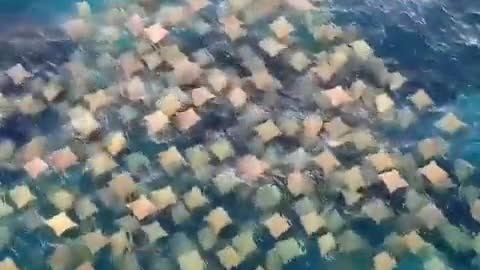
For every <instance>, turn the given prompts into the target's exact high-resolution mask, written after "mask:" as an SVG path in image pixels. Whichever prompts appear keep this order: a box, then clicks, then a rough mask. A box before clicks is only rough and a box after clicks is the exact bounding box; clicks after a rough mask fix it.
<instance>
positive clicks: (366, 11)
mask: <svg viewBox="0 0 480 270" xmlns="http://www.w3.org/2000/svg"><path fill="white" fill-rule="evenodd" d="M73 2H74V1H48V3H39V2H38V1H23V2H22V1H10V2H8V1H7V4H5V5H4V6H3V9H2V11H1V12H0V14H1V15H0V20H1V19H5V20H11V19H14V20H15V23H18V24H28V23H32V21H33V22H35V23H40V24H45V25H51V24H55V23H57V22H58V20H61V19H63V18H65V17H66V16H68V15H69V14H71V13H72V12H73V10H74V6H73ZM345 2H346V3H342V1H339V2H338V3H331V6H332V8H333V10H334V12H333V13H334V16H335V20H336V22H337V23H338V24H340V25H349V24H354V25H356V26H358V27H359V29H360V34H361V35H365V36H366V38H367V41H368V42H369V44H371V45H372V47H373V48H374V49H375V51H376V53H377V54H378V55H379V56H381V57H382V58H385V59H387V63H388V65H389V67H392V68H395V69H398V70H400V71H402V72H404V73H405V75H407V76H408V77H409V78H411V80H410V82H409V85H408V86H407V87H408V88H409V89H415V88H419V87H423V88H425V89H427V91H428V93H429V94H430V95H431V96H432V98H433V99H434V101H435V102H436V103H437V104H438V107H439V108H440V109H439V112H437V115H440V112H441V111H442V110H451V111H453V112H455V113H456V115H457V116H459V117H460V118H461V119H462V120H463V121H465V122H466V123H468V124H469V125H470V126H471V129H470V131H469V132H468V133H466V134H462V135H460V136H456V137H454V138H452V139H451V144H452V146H451V149H452V150H451V151H450V152H449V153H448V155H447V156H446V157H445V158H444V160H439V163H440V162H442V163H441V164H442V165H444V166H445V167H447V168H449V169H452V162H451V161H452V160H454V159H456V158H462V159H465V160H467V161H469V162H471V163H472V164H473V165H475V166H477V167H478V166H480V141H479V140H478V138H479V137H478V136H479V135H480V134H479V130H478V116H479V114H480V113H479V111H478V104H480V89H479V87H480V80H479V79H478V78H480V76H479V75H480V48H479V44H478V42H477V43H475V42H474V41H472V42H471V44H467V43H466V40H468V39H467V38H465V39H464V40H462V39H460V38H459V35H455V34H460V33H462V29H455V31H453V30H451V29H449V28H448V27H450V26H452V25H451V24H449V23H448V22H450V21H451V20H450V18H448V16H451V13H449V11H451V12H454V11H455V12H457V13H462V12H464V11H465V10H475V9H476V10H477V11H476V12H477V13H475V11H472V12H469V14H470V16H467V15H466V16H465V18H463V17H462V18H458V17H456V22H458V21H459V20H463V21H462V22H461V23H463V24H465V25H473V26H472V28H475V25H477V28H476V29H477V30H478V23H480V22H478V21H477V20H478V18H479V16H478V12H479V10H478V4H477V3H475V2H470V1H459V2H455V3H450V2H445V3H447V4H438V5H436V4H431V5H432V6H430V7H428V8H426V7H424V8H425V10H421V12H420V11H419V10H415V11H417V13H414V15H415V16H411V14H409V13H408V12H407V11H408V9H406V10H403V12H405V13H404V15H399V16H398V18H397V17H392V16H389V14H391V13H388V12H385V10H388V9H387V7H385V9H381V10H379V9H377V7H376V6H372V5H375V3H373V4H372V3H371V2H370V1H360V3H358V2H357V3H356V4H355V5H352V3H351V2H349V1H345ZM425 2H426V4H425V5H428V4H430V3H429V1H425ZM91 4H92V6H93V7H94V10H101V8H102V6H103V3H102V2H101V1H92V2H91ZM402 4H403V6H402ZM385 5H386V6H388V5H389V4H388V3H386V4H385ZM409 5H414V6H415V7H416V8H419V7H420V5H421V4H418V3H417V4H412V3H410V1H395V5H394V6H393V7H391V8H398V7H410V8H412V6H409ZM396 10H397V11H398V10H399V9H396ZM389 12H394V11H389ZM400 13H402V12H400ZM465 13H467V12H465ZM404 16H405V17H404ZM422 16H428V19H427V18H426V17H422ZM435 16H438V17H441V18H435ZM472 17H473V18H472ZM423 20H426V21H427V22H423ZM470 20H471V21H470ZM416 23H418V25H417V24H416ZM430 24H433V25H441V26H442V27H443V28H442V29H440V30H439V29H436V27H431V28H430V27H427V26H425V25H430ZM11 27H13V25H12V26H11ZM413 27H417V28H413ZM449 31H453V32H449ZM471 31H473V32H471V33H470V32H468V33H467V32H465V33H466V34H464V35H470V36H471V38H474V37H475V35H476V34H477V33H478V32H475V31H476V30H471ZM445 32H446V33H445ZM441 33H443V34H441ZM448 33H450V34H448ZM477 37H478V36H477ZM450 39H455V40H450ZM193 40H195V39H194V38H193ZM192 47H193V45H192ZM398 98H399V99H400V97H398ZM437 115H436V116H437ZM60 118H62V116H59V115H57V114H56V113H54V112H50V113H48V112H47V113H44V114H42V115H41V116H40V117H39V118H35V119H33V120H32V119H30V118H23V117H18V118H14V119H12V120H9V121H8V122H7V123H5V124H4V125H3V126H2V128H1V129H0V134H1V135H2V137H6V138H10V139H14V140H15V141H17V142H18V143H19V144H20V145H21V144H24V143H25V142H27V141H28V140H29V139H30V138H31V137H32V136H33V135H38V134H49V135H50V133H51V129H52V128H51V127H55V126H56V124H57V123H59V122H60V120H59V119H60ZM423 121H424V122H423V124H424V126H425V127H427V128H422V129H413V130H408V131H407V132H405V133H399V132H398V131H396V130H393V131H390V130H387V131H386V132H385V134H386V135H385V136H386V137H387V138H388V139H390V140H391V141H392V143H393V144H394V145H395V146H398V147H399V148H400V149H402V147H404V148H408V147H407V146H406V145H408V144H409V143H411V142H414V141H416V140H418V139H419V138H423V137H425V136H426V135H438V134H439V133H437V131H435V130H434V129H433V128H432V123H433V118H432V119H429V118H428V117H427V118H426V119H423ZM135 128H137V130H139V129H140V125H138V123H137V125H134V126H133V128H132V130H130V131H129V133H128V134H129V135H130V137H131V138H132V141H131V142H129V146H130V151H132V152H135V151H142V152H144V154H145V155H146V156H147V157H148V158H150V159H151V160H154V159H155V158H156V157H155V154H156V153H158V152H159V151H161V150H164V149H165V148H166V144H158V145H156V147H151V145H150V144H149V142H148V141H146V140H145V138H144V137H143V138H142V137H141V135H138V136H137V134H136V133H135ZM199 140H200V139H199ZM182 143H183V144H185V145H188V144H190V145H191V144H192V142H190V141H188V140H186V142H184V141H181V140H180V141H179V142H177V145H179V147H182V148H183V149H184V148H186V146H180V145H182ZM121 165H122V166H123V167H125V164H124V163H122V164H121ZM1 174H2V179H1V182H2V185H3V186H5V187H11V186H13V185H14V183H16V181H18V179H19V178H20V177H23V175H22V174H21V173H19V172H17V171H10V170H2V172H1ZM476 176H477V175H475V177H472V179H471V181H472V184H473V185H474V186H476V187H478V186H480V183H478V178H477V177H476ZM58 178H60V176H58V175H54V176H52V179H51V180H52V181H56V180H58ZM88 178H89V176H88V174H87V173H85V172H84V171H82V170H81V169H80V168H79V169H78V170H74V171H72V172H71V173H69V175H68V177H66V178H64V179H62V181H64V182H65V183H69V184H70V185H72V186H76V187H77V188H79V189H80V190H79V192H82V193H92V194H93V193H94V192H95V191H96V188H97V187H96V186H95V185H89V184H85V185H82V184H78V183H83V182H82V181H84V182H87V181H86V179H88ZM154 180H155V181H153V182H148V183H146V184H145V185H144V187H143V188H145V189H146V190H149V189H154V188H158V187H159V186H161V185H162V184H163V183H164V182H167V183H168V182H171V181H176V180H179V179H163V178H161V179H154ZM179 181H180V180H179ZM185 182H186V183H190V180H188V179H187V180H185ZM75 183H76V184H75ZM39 188H40V187H39ZM206 192H207V194H208V195H209V198H210V200H211V201H212V204H217V203H218V204H222V205H224V207H225V209H226V210H227V211H228V212H229V213H231V216H232V218H233V219H235V220H242V219H243V218H244V217H249V216H250V215H251V214H252V213H251V209H252V208H254V206H253V205H245V204H244V202H243V201H241V200H240V199H239V198H238V197H236V196H231V197H227V198H222V197H220V196H218V194H216V192H215V191H214V190H206ZM432 197H433V200H434V201H435V202H436V204H437V206H438V207H439V208H441V209H442V210H443V211H444V213H445V215H446V216H447V218H448V219H449V220H450V222H451V223H453V224H455V225H458V226H464V227H465V228H467V229H468V230H469V231H470V232H472V233H478V232H480V225H479V224H478V223H477V222H475V221H474V220H472V218H471V217H470V213H469V208H468V205H466V203H465V201H463V200H462V199H460V198H459V194H457V193H456V192H455V191H453V192H451V193H448V194H440V195H436V194H433V195H432ZM41 199H42V198H39V201H42V200H41ZM43 199H44V198H43ZM328 199H332V200H333V198H328ZM41 208H42V213H41V214H42V215H49V214H51V213H53V212H54V211H53V210H52V206H51V205H48V203H47V204H46V205H45V206H44V207H41ZM399 208H400V207H399ZM397 210H398V209H397ZM101 211H102V216H101V217H99V218H98V219H97V220H96V221H95V222H94V224H91V226H92V227H93V228H95V227H97V226H98V227H101V228H102V229H103V230H104V233H105V234H111V233H114V232H115V230H116V226H115V224H114V222H113V219H114V218H116V217H118V216H119V215H118V213H115V212H114V211H111V210H110V209H101ZM202 211H203V212H202ZM50 212H51V213H50ZM206 213H207V212H206V209H201V212H200V213H195V214H196V215H195V216H194V218H193V220H192V222H190V223H187V224H184V225H183V226H182V227H181V228H178V227H175V225H174V224H172V222H171V221H169V220H168V219H165V220H164V219H161V220H160V221H161V223H162V226H164V228H165V229H166V230H168V231H169V232H172V234H173V232H175V231H177V230H178V231H180V229H181V230H184V231H186V232H187V234H188V236H189V237H191V238H192V239H193V238H195V233H196V229H198V224H197V223H199V222H197V221H198V220H196V219H195V217H197V216H198V219H200V218H201V217H202V215H204V214H206ZM255 214H256V215H257V214H258V215H259V213H255ZM289 214H290V215H291V218H292V219H295V217H294V214H293V213H289ZM342 214H347V213H342ZM17 222H18V223H19V224H16V225H18V226H19V227H22V226H21V223H22V220H21V219H20V220H18V221H17ZM350 226H351V228H352V229H353V230H355V232H357V233H358V234H360V235H361V236H362V237H365V238H366V239H367V241H368V242H369V244H370V245H371V246H373V247H379V246H381V244H382V242H383V239H384V237H385V236H387V235H388V233H390V232H391V231H392V230H393V227H392V226H393V224H389V223H388V222H387V223H386V224H382V225H381V226H378V225H376V224H375V223H373V222H372V221H370V220H366V219H358V220H356V221H354V222H353V224H350ZM294 230H296V231H300V230H302V229H301V227H300V225H299V222H298V220H295V221H294ZM227 234H228V232H227ZM258 234H259V235H258V238H259V239H258V245H259V247H260V248H261V249H262V250H269V249H271V248H272V247H273V245H274V240H273V239H272V238H271V237H269V236H268V235H267V236H265V232H262V231H260V232H259V233H258ZM136 237H140V236H136ZM228 237H230V236H228ZM52 238H53V235H51V232H49V231H46V230H43V229H39V230H36V231H33V232H30V231H27V230H25V231H19V232H18V233H17V234H16V235H15V237H14V241H13V242H12V244H11V246H9V247H8V248H6V249H5V250H4V251H3V254H5V255H4V256H9V257H12V258H15V259H16V260H17V261H19V263H18V265H21V266H25V267H26V268H25V269H32V270H33V269H35V270H37V269H38V270H41V269H48V268H47V267H46V266H45V264H44V258H45V257H48V255H49V254H51V253H52V250H53V249H54V247H55V244H56V243H49V242H48V241H47V242H45V241H44V239H52ZM425 239H426V240H428V241H429V242H430V243H434V244H435V245H436V246H437V248H439V249H440V250H441V251H442V252H443V253H444V254H445V256H446V257H447V258H448V259H449V260H448V261H449V263H450V265H451V266H452V267H453V269H459V270H462V269H476V268H474V267H475V266H473V264H472V262H471V261H472V259H473V258H474V257H475V254H473V253H472V252H469V253H466V254H461V253H456V252H454V251H453V250H451V249H450V248H449V247H448V246H447V245H446V244H445V242H444V241H442V240H440V239H439V236H438V235H435V234H433V233H432V234H426V235H425ZM137 240H138V239H137ZM138 241H139V242H141V241H142V239H139V240H138ZM305 244H306V247H307V254H306V256H304V257H302V258H300V259H299V260H296V261H294V262H293V263H291V264H289V265H288V266H287V267H286V268H285V269H338V270H340V269H342V270H349V269H355V270H357V269H358V270H360V269H371V257H372V255H374V254H371V251H370V250H368V251H366V252H363V251H358V252H356V253H353V254H348V255H342V256H339V257H335V256H333V258H329V259H325V258H322V257H320V256H319V254H318V252H317V250H316V241H315V240H312V239H309V240H305ZM161 245H162V246H163V245H164V246H167V243H164V242H162V243H161ZM161 251H163V252H166V254H171V253H168V251H169V250H167V251H165V250H161ZM161 251H158V252H159V253H161ZM156 252H157V251H153V252H152V251H149V250H139V251H138V254H137V256H138V261H139V263H140V264H141V265H142V266H145V268H147V269H152V270H153V269H160V268H156V267H155V263H157V262H158V261H157V260H156V259H157V258H156V257H159V256H160V255H158V254H157V253H156ZM170 252H171V251H170ZM161 254H165V253H161ZM79 257H81V256H79ZM86 257H88V256H86ZM110 258H111V254H110V251H109V250H108V249H107V250H102V251H100V253H99V254H97V255H96V257H95V259H94V262H95V263H94V265H95V267H96V269H97V270H100V269H105V270H107V269H121V267H117V268H114V266H113V264H112V261H111V259H110ZM262 260H263V258H260V257H259V258H257V257H253V258H251V259H250V260H249V261H248V262H247V263H245V264H243V265H242V266H240V267H239V269H253V267H254V266H255V265H256V264H258V263H259V262H261V261H262ZM422 264H423V262H422V260H420V259H419V258H418V257H417V256H413V255H411V254H410V255H407V256H405V257H402V260H401V261H399V266H398V267H397V268H396V269H405V270H407V269H408V270H414V269H423V266H422ZM352 265H354V266H352ZM161 270H163V269H161Z"/></svg>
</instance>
